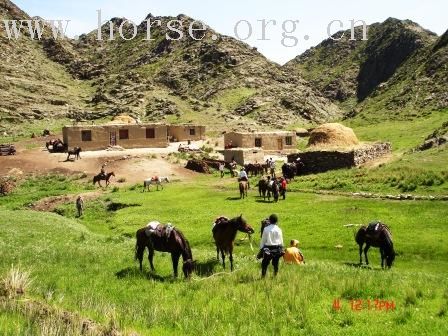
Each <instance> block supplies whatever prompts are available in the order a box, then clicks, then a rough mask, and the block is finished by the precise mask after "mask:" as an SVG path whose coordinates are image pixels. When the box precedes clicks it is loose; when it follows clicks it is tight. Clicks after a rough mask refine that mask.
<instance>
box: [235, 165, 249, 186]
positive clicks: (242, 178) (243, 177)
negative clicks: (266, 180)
mask: <svg viewBox="0 0 448 336" xmlns="http://www.w3.org/2000/svg"><path fill="white" fill-rule="evenodd" d="M241 181H246V182H247V187H248V188H250V185H249V177H248V176H247V173H246V170H245V169H244V167H243V168H241V171H240V174H239V177H238V182H241Z"/></svg>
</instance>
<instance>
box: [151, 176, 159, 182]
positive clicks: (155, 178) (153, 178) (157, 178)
mask: <svg viewBox="0 0 448 336" xmlns="http://www.w3.org/2000/svg"><path fill="white" fill-rule="evenodd" d="M158 180H159V177H158V176H153V177H151V181H153V182H156V181H158Z"/></svg>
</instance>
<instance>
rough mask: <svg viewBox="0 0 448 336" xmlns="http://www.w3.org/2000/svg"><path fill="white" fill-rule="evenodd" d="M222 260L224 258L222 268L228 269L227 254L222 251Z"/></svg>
mask: <svg viewBox="0 0 448 336" xmlns="http://www.w3.org/2000/svg"><path fill="white" fill-rule="evenodd" d="M221 258H222V268H224V269H226V254H225V253H224V250H223V249H221Z"/></svg>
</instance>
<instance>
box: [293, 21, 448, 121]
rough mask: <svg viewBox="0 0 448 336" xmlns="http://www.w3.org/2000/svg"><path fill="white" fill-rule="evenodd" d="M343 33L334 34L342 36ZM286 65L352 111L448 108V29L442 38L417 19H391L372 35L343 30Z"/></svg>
mask: <svg viewBox="0 0 448 336" xmlns="http://www.w3.org/2000/svg"><path fill="white" fill-rule="evenodd" d="M342 33H343V32H338V33H336V34H335V35H334V36H333V37H335V38H336V37H340V36H341V34H342ZM344 33H345V34H344V38H343V39H341V40H339V41H334V40H332V39H330V38H329V39H327V40H325V41H323V42H322V43H321V44H319V45H318V46H316V47H315V48H311V49H310V50H308V51H307V52H305V53H303V54H302V55H300V56H298V57H296V58H295V59H294V60H292V61H290V62H289V63H287V64H286V65H285V68H286V69H288V70H290V71H292V72H294V73H295V74H296V75H299V76H302V77H303V78H305V79H306V80H308V81H309V82H310V83H311V84H312V85H313V87H314V88H316V89H317V90H319V91H321V92H322V93H323V94H324V95H325V96H326V97H327V98H329V99H331V100H332V101H334V102H337V103H338V104H339V106H341V108H343V109H344V110H346V111H347V112H348V116H355V115H360V116H362V117H363V118H371V117H372V118H373V114H374V115H375V116H374V118H378V115H380V118H386V119H387V118H408V117H412V116H415V115H416V113H417V114H418V113H423V114H424V113H427V112H428V111H431V110H435V109H443V108H446V107H448V93H447V90H446V81H447V78H448V65H447V64H448V63H447V57H448V49H447V37H446V35H447V33H445V34H444V35H443V36H441V37H437V35H436V34H434V33H432V32H430V31H428V30H425V29H423V28H422V27H420V26H419V25H418V24H416V23H414V22H412V21H409V20H404V21H400V20H397V19H393V18H389V19H387V20H386V21H384V22H383V23H376V24H373V25H371V26H369V27H368V40H367V41H362V40H361V36H362V35H361V27H357V29H356V33H355V36H356V37H357V38H356V40H355V41H350V40H349V38H350V32H349V31H345V32H344Z"/></svg>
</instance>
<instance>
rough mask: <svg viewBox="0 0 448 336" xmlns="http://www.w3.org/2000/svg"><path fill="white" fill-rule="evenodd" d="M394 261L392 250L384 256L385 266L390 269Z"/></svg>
mask: <svg viewBox="0 0 448 336" xmlns="http://www.w3.org/2000/svg"><path fill="white" fill-rule="evenodd" d="M394 260H395V251H394V249H393V248H392V249H391V250H390V251H389V253H388V254H387V255H386V265H387V267H388V268H391V267H392V264H393V262H394Z"/></svg>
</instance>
